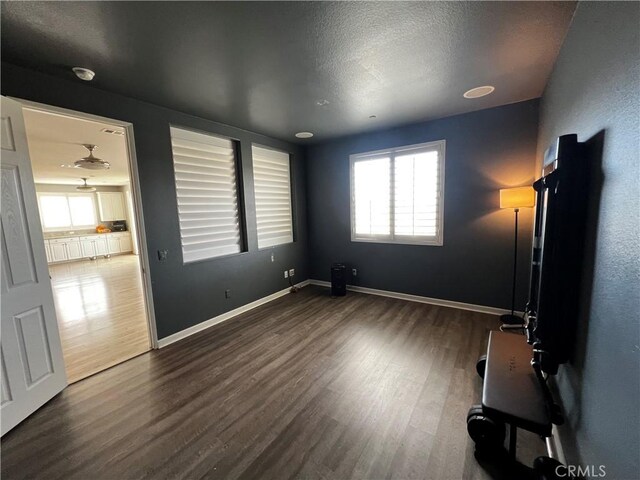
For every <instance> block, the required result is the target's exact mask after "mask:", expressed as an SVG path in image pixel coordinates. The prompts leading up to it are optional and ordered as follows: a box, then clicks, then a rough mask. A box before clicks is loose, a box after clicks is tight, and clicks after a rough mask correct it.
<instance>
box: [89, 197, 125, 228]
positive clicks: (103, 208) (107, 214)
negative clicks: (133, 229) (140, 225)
mask: <svg viewBox="0 0 640 480" xmlns="http://www.w3.org/2000/svg"><path fill="white" fill-rule="evenodd" d="M96 196H97V198H98V211H99V212H100V220H101V221H102V222H113V221H116V220H125V219H126V218H127V215H126V210H125V204H124V195H122V193H120V192H98V193H96Z"/></svg>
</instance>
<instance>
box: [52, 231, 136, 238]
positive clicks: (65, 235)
mask: <svg viewBox="0 0 640 480" xmlns="http://www.w3.org/2000/svg"><path fill="white" fill-rule="evenodd" d="M108 233H129V231H128V230H124V231H123V232H104V233H98V232H96V231H95V230H91V231H88V232H59V233H58V232H55V233H45V234H44V239H45V240H53V239H56V238H69V237H86V236H89V235H106V234H108Z"/></svg>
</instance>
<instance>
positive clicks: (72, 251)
mask: <svg viewBox="0 0 640 480" xmlns="http://www.w3.org/2000/svg"><path fill="white" fill-rule="evenodd" d="M43 190H44V191H47V190H49V189H48V188H47V186H40V187H39V186H38V185H36V192H38V193H39V194H40V193H44V192H43ZM95 202H96V203H97V206H98V219H99V221H100V224H101V226H102V227H103V228H100V227H97V228H98V229H99V230H97V229H94V231H91V230H79V231H75V230H72V231H68V232H50V233H46V232H45V234H44V237H45V241H44V247H45V252H46V254H47V262H48V263H49V264H52V263H59V262H72V261H75V260H82V259H90V260H97V259H98V257H105V258H108V257H110V256H111V255H119V254H121V253H133V242H132V240H131V232H129V231H127V220H126V219H127V218H128V217H129V216H128V214H127V213H126V209H125V197H124V193H123V192H98V193H96V194H95ZM41 215H42V214H41ZM129 224H131V221H130V220H129ZM136 253H137V252H136Z"/></svg>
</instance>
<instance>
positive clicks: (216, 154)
mask: <svg viewBox="0 0 640 480" xmlns="http://www.w3.org/2000/svg"><path fill="white" fill-rule="evenodd" d="M171 148H172V151H173V167H174V171H175V178H176V197H177V200H178V219H179V222H180V240H181V242H182V259H183V261H184V262H185V263H189V262H196V261H199V260H205V259H208V258H214V257H220V256H223V255H230V254H234V253H239V252H241V251H242V249H243V241H242V234H241V230H242V229H241V227H240V209H239V201H238V195H239V192H238V165H237V164H238V162H237V158H236V149H235V145H234V142H233V141H232V140H230V139H228V138H223V137H218V136H215V135H209V134H204V133H199V132H193V131H190V130H184V129H182V128H176V127H171Z"/></svg>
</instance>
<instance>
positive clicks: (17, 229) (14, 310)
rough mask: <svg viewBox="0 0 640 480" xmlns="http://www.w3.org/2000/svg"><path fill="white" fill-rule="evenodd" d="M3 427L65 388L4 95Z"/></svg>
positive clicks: (29, 192) (16, 111)
mask: <svg viewBox="0 0 640 480" xmlns="http://www.w3.org/2000/svg"><path fill="white" fill-rule="evenodd" d="M1 117H2V119H1V125H0V128H1V131H2V144H1V147H2V150H1V151H2V163H1V165H0V171H1V174H2V176H1V182H2V183H1V187H2V188H1V190H0V191H1V192H2V202H1V207H0V211H1V216H0V220H1V221H0V238H1V239H2V249H1V251H0V252H1V253H0V254H1V255H2V259H1V264H2V287H1V288H2V308H1V310H2V324H1V331H0V338H1V340H0V361H1V363H2V364H1V367H2V370H1V373H2V397H1V403H0V429H1V434H2V435H4V434H5V433H7V432H8V431H9V430H11V429H12V428H13V427H15V426H16V425H17V424H18V423H20V422H21V421H22V420H24V419H25V418H27V416H29V415H30V414H31V413H33V412H34V411H36V410H37V409H38V408H39V407H41V406H42V405H43V404H44V403H46V402H47V401H48V400H50V399H51V398H52V397H53V396H54V395H56V394H57V393H59V392H60V391H61V390H62V389H64V387H65V386H66V385H67V377H66V374H65V371H64V361H63V358H62V347H61V345H60V335H59V333H58V324H57V321H56V312H55V309H54V304H53V294H52V292H51V283H50V282H49V271H48V267H47V258H46V256H45V250H44V239H43V237H42V230H41V227H40V218H39V214H38V207H37V202H36V191H35V186H34V183H33V173H32V171H31V161H30V159H29V150H28V148H27V139H26V135H25V130H24V121H23V117H22V107H21V106H20V104H18V103H16V102H14V101H12V100H9V99H7V98H5V97H2V115H1Z"/></svg>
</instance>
